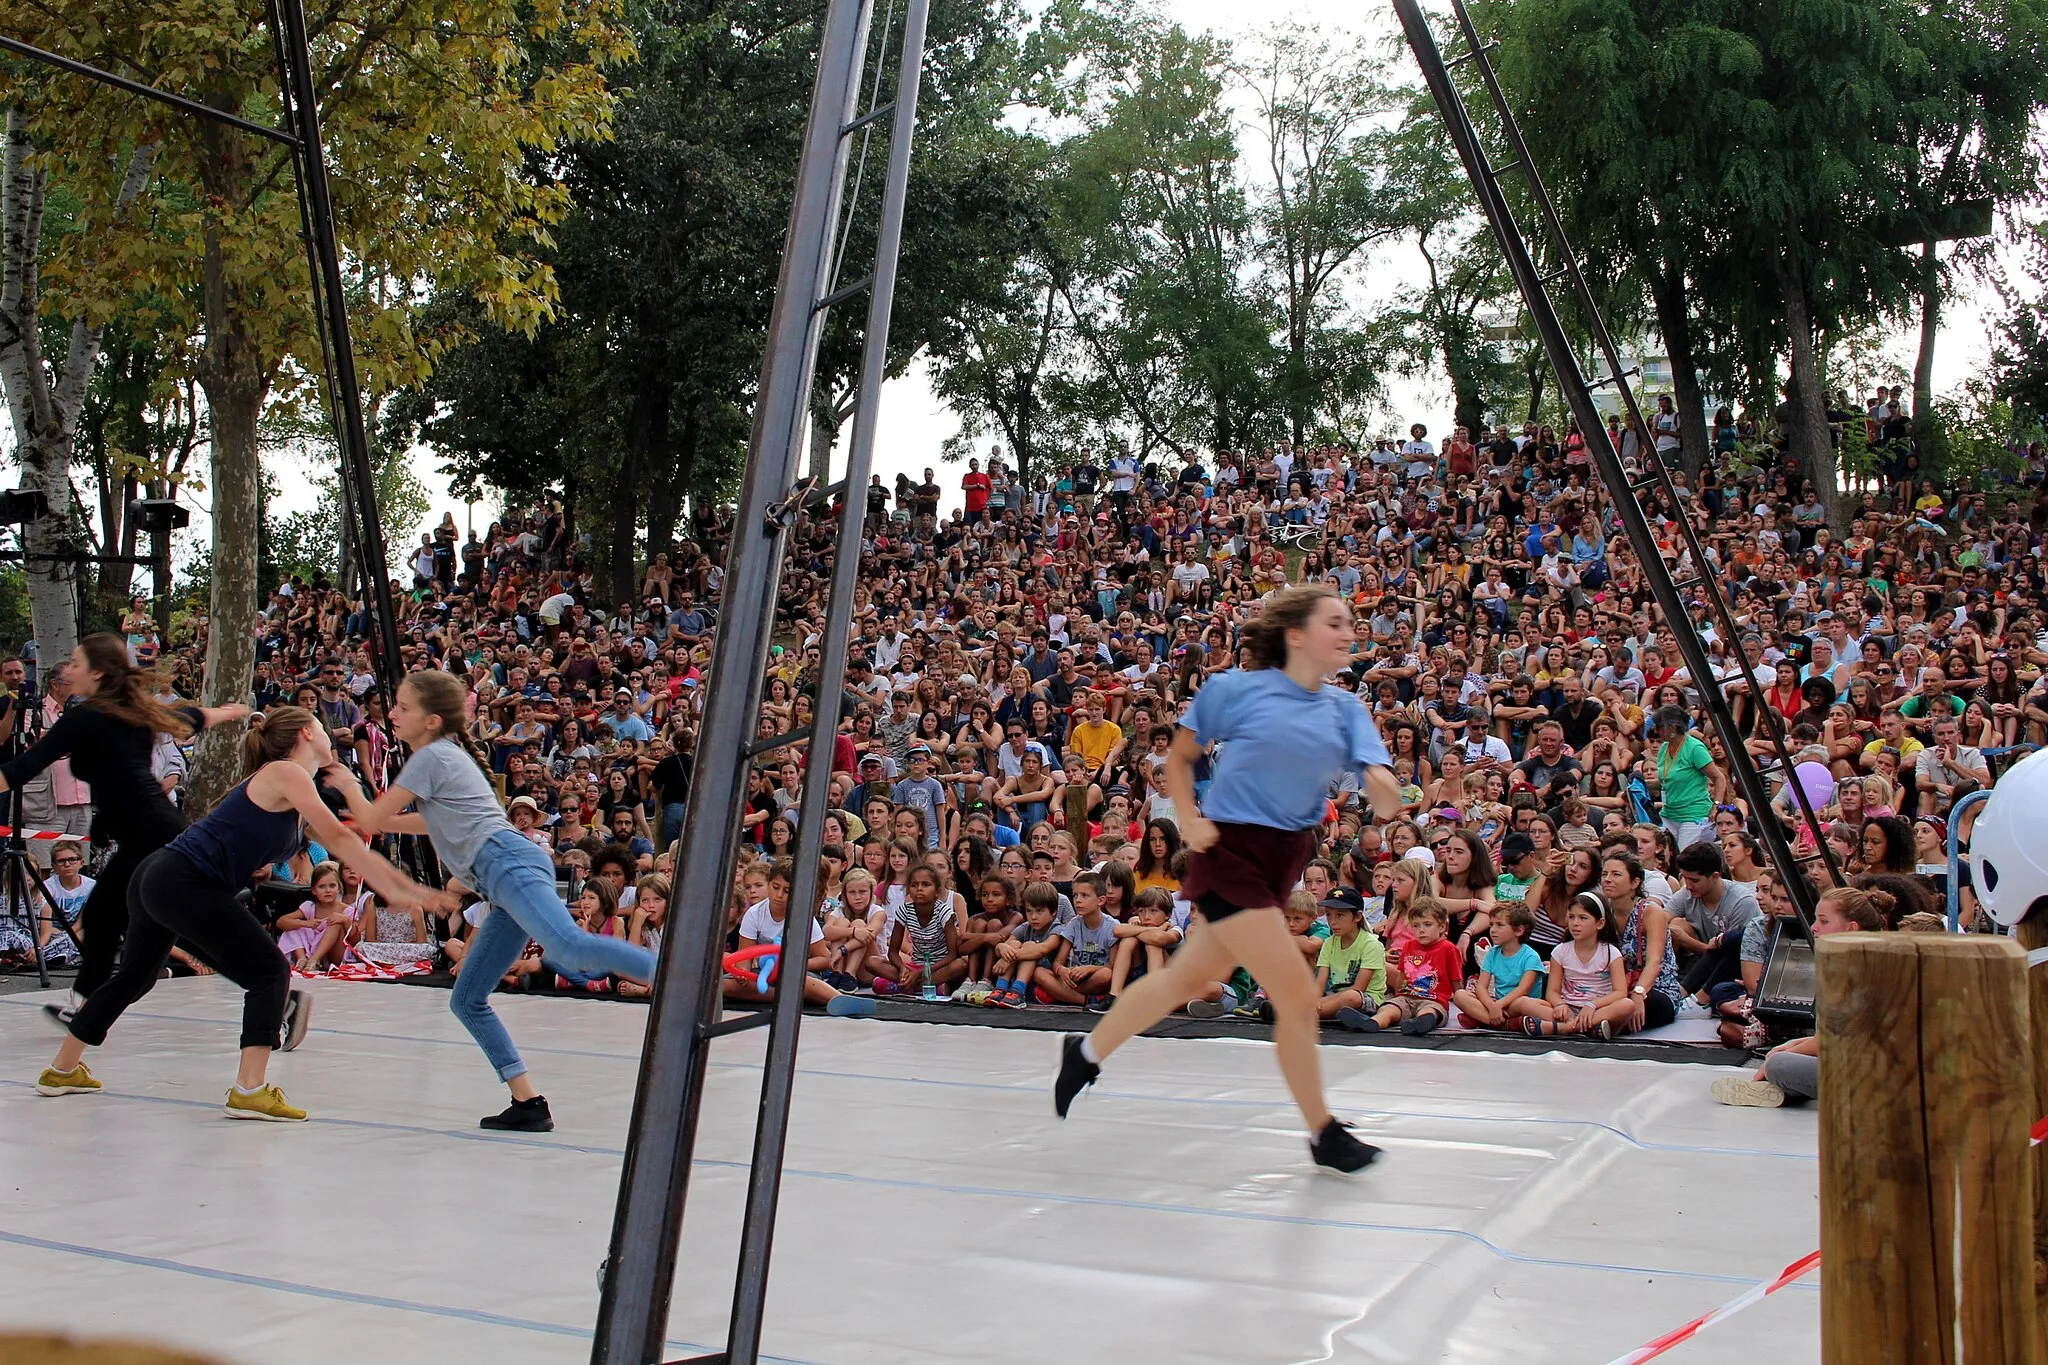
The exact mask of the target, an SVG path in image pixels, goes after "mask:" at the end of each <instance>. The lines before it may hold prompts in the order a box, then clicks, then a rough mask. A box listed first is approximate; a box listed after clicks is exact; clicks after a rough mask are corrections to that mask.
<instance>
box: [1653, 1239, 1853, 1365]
mask: <svg viewBox="0 0 2048 1365" xmlns="http://www.w3.org/2000/svg"><path fill="white" fill-rule="evenodd" d="M1819 1264H1820V1253H1819V1252H1818V1251H1816V1252H1814V1253H1813V1254H1812V1255H1810V1256H1802V1257H1800V1258H1799V1259H1798V1260H1796V1261H1794V1262H1793V1263H1792V1264H1791V1265H1788V1266H1786V1267H1785V1268H1784V1269H1783V1270H1781V1271H1779V1272H1778V1278H1777V1279H1775V1280H1766V1281H1764V1282H1763V1283H1761V1284H1753V1285H1751V1286H1750V1287H1749V1288H1747V1289H1745V1290H1743V1291H1742V1292H1741V1293H1740V1294H1737V1295H1736V1296H1735V1297H1734V1298H1732V1299H1730V1300H1728V1302H1726V1303H1724V1304H1722V1305H1721V1306H1720V1307H1719V1308H1716V1309H1715V1310H1714V1311H1713V1312H1711V1313H1707V1314H1705V1315H1703V1316H1701V1317H1697V1318H1694V1319H1693V1320H1692V1321H1691V1322H1688V1323H1687V1324H1685V1326H1683V1327H1680V1328H1678V1329H1677V1330H1675V1331H1671V1332H1666V1333H1665V1334H1664V1335H1663V1336H1661V1337H1658V1338H1657V1339H1656V1340H1655V1341H1652V1342H1648V1343H1646V1344H1645V1345H1642V1346H1638V1347H1636V1349H1635V1350H1633V1351H1630V1352H1629V1353H1628V1354H1627V1355H1625V1356H1621V1357H1619V1358H1618V1359H1616V1360H1615V1361H1613V1362H1612V1365H1643V1362H1644V1361H1646V1360H1655V1359H1656V1358H1657V1357H1658V1356H1661V1355H1663V1354H1664V1353H1665V1352H1666V1351H1668V1350H1670V1349H1671V1348H1672V1347H1674V1346H1676V1345H1678V1344H1679V1343H1680V1342H1684V1341H1690V1340H1692V1338H1693V1337H1695V1336H1697V1335H1699V1334H1700V1333H1701V1332H1704V1331H1705V1330H1706V1329H1707V1328H1709V1327H1712V1326H1713V1325H1714V1324H1715V1323H1717V1322H1721V1321H1723V1320H1724V1319H1727V1318H1732V1317H1734V1316H1735V1315H1736V1314H1737V1313H1740V1312H1741V1311H1742V1310H1743V1309H1745V1308H1748V1307H1749V1306H1751V1305H1752V1304H1756V1303H1761V1302H1762V1301H1763V1300H1764V1299H1766V1298H1768V1297H1770V1296H1771V1295H1772V1294H1775V1293H1777V1292H1778V1291H1779V1290H1780V1289H1783V1288H1784V1287H1785V1286H1786V1285H1788V1284H1791V1283H1792V1282H1793V1281H1794V1280H1797V1279H1798V1278H1800V1277H1801V1276H1802V1275H1804V1274H1806V1272H1808V1271H1809V1270H1812V1269H1813V1268H1814V1267H1815V1266H1817V1265H1819Z"/></svg>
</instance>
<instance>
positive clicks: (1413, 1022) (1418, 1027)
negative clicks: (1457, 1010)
mask: <svg viewBox="0 0 2048 1365" xmlns="http://www.w3.org/2000/svg"><path fill="white" fill-rule="evenodd" d="M1442 1022H1443V1016H1441V1015H1436V1014H1418V1015H1416V1016H1415V1017H1414V1018H1413V1019H1403V1020H1402V1021H1401V1032H1403V1033H1405V1034H1407V1035H1408V1036H1409V1037H1410V1038H1420V1037H1421V1036H1422V1035H1423V1034H1425V1033H1434V1032H1436V1026H1437V1025H1438V1024H1441V1023H1442Z"/></svg>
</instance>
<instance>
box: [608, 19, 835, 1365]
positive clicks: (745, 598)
mask: <svg viewBox="0 0 2048 1365" xmlns="http://www.w3.org/2000/svg"><path fill="white" fill-rule="evenodd" d="M865 29H866V10H865V7H864V6H863V5H862V4H861V3H860V0H832V4H831V6H830V7H829V9H828V10H827V11H826V14H825V21H824V24H823V28H822V37H821V41H820V43H819V45H818V74H817V78H816V83H815V85H814V86H813V88H812V92H811V108H810V119H809V122H808V124H807V125H806V135H805V139H804V149H803V158H802V161H801V162H800V163H799V165H798V168H797V186H796V201H795V204H794V205H793V206H792V208H791V210H790V217H789V231H788V236H787V239H786V240H785V242H784V243H783V252H782V269H781V275H780V278H779V280H778V282H777V288H776V295H775V308H774V312H773V314H772V315H771V317H770V319H769V327H768V346H767V352H766V355H765V356H764V357H763V360H762V366H761V383H760V387H759V391H758V397H757V398H756V401H755V405H754V427H753V436H752V438H751V440H750V442H749V447H748V456H747V469H746V475H745V478H744V481H743V483H742V486H741V490H740V499H739V509H738V515H737V517H736V519H735V521H734V523H733V533H732V545H731V548H730V550H729V552H728V554H727V558H726V572H725V579H724V585H725V586H724V594H725V600H724V602H723V603H722V604H721V610H720V615H719V623H718V640H717V645H716V649H715V651H714V653H713V655H712V663H711V677H710V685H709V687H708V688H707V689H706V694H705V706H704V717H703V722H702V728H701V732H700V736H701V737H700V741H699V744H698V763H697V770H696V772H695V774H694V775H693V776H692V779H691V783H690V802H689V810H688V813H687V814H686V816H685V817H684V820H683V837H682V845H681V851H680V853H679V855H678V858H677V863H676V872H677V885H676V888H675V891H676V894H675V896H674V898H673V899H672V900H671V901H670V904H671V905H673V906H675V907H676V924H675V930H674V933H673V935H672V939H673V941H672V942H670V943H669V944H667V945H665V950H664V952H663V954H662V958H661V964H660V967H659V970H658V972H657V976H656V981H655V988H654V999H653V1005H652V1008H651V1009H650V1010H649V1012H648V1022H647V1034H646V1042H645V1045H644V1047H643V1048H642V1051H641V1056H640V1076H639V1082H638V1085H637V1087H636V1090H635V1094H634V1099H633V1117H632V1123H631V1127H630V1128H629V1130H628V1133H627V1138H626V1156H625V1162H624V1170H623V1172H622V1173H621V1178H620V1181H619V1198H618V1205H617V1208H616V1211H615V1212H614V1215H613V1221H612V1237H611V1248H610V1254H609V1256H608V1258H607V1263H606V1266H607V1268H606V1273H605V1276H604V1288H603V1292H602V1296H601V1299H600V1303H599V1307H598V1321H597V1333H596V1338H595V1340H594V1341H593V1343H592V1347H591V1360H592V1362H593V1365H650V1363H651V1362H654V1361H658V1360H660V1359H661V1352H662V1348H663V1346H664V1344H665V1341H666V1336H667V1327H668V1313H669V1302H670V1299H671V1297H672V1294H673V1291H674V1281H675V1263H676V1247H677V1242H678V1240H679V1239H680V1237H681V1235H682V1220H683V1204H684V1199H685V1197H686V1195H687V1193H688V1189H689V1176H690V1160H691V1156H692V1153H693V1152H694V1151H695V1148H696V1137H697V1119H698V1111H699V1106H700V1103H701V1100H702V1097H703V1087H704V1061H705V1048H706V1045H707V1043H708V1037H707V1034H706V1030H707V1029H708V1028H709V1026H710V1025H711V1023H712V1022H713V1021H714V1020H715V1018H716V1016H717V1013H718V1009H719V1002H720V998H721V992H720V985H719V980H720V971H719V959H720V956H721V951H722V949H723V947H724V942H725V925H726V921H725V905H726V900H727V897H728V896H729V895H730V892H731V887H732V868H733V862H734V858H735V856H736V854H737V841H736V836H737V834H738V830H739V819H740V812H741V807H742V806H743V805H744V803H745V800H746V789H747V773H748V770H749V769H750V768H751V767H752V763H753V760H752V758H751V756H750V754H749V751H748V749H749V744H750V741H751V740H752V738H753V736H754V729H755V716H756V714H757V713H758V711H759V705H760V693H761V687H762V668H761V661H762V659H764V658H765V657H766V652H767V648H768V645H769V642H770V639H771V637H772V633H773V629H774V614H775V602H776V584H777V581H778V580H779V578H780V575H781V567H782V548H783V537H784V531H785V529H786V525H787V523H786V521H784V520H783V519H782V517H781V516H780V515H779V514H778V511H777V509H778V507H779V506H780V505H781V504H783V502H784V499H785V498H786V497H787V495H788V493H789V491H790V484H791V481H792V479H793V478H794V476H795V472H796V469H797V456H798V435H799V432H800V430H801V427H802V425H803V419H804V412H805V406H806V404H807V403H808V401H809V397H810V375H811V362H812V356H813V354H814V352H815V348H816V345H817V335H818V333H817V323H818V309H817V307H816V303H817V300H818V299H819V298H820V297H821V296H822V291H821V289H820V287H819V286H820V280H819V274H820V265H821V263H822V261H823V260H824V244H825V241H826V237H827V234H829V233H830V232H831V230H832V228H833V226H834V223H835V220H836V218H837V208H838V188H839V185H840V183H841V182H842V180H843V177H844V171H845V158H846V143H845V140H844V138H843V137H842V136H841V135H840V128H841V125H842V123H843V122H844V119H843V114H842V111H844V110H845V109H847V108H848V107H849V106H848V101H849V99H850V98H851V97H852V95H853V93H854V91H855V90H856V89H857V86H858V80H859V64H860V59H861V56H862V55H863V53H862V36H863V35H864V33H865ZM833 719H834V718H833V717H831V716H828V715H827V714H825V713H824V712H823V711H822V710H820V711H819V712H818V715H817V724H818V725H819V726H821V727H822V726H827V725H830V724H832V721H833ZM814 752H824V753H827V754H829V753H830V749H829V747H825V748H822V749H818V750H814ZM820 766H822V767H823V768H824V770H825V774H827V775H820V776H817V777H815V778H814V779H813V780H814V781H827V780H829V776H828V774H829V770H830V759H829V758H828V759H827V760H826V761H825V763H824V764H823V765H819V764H816V763H814V764H813V767H814V768H816V767H820ZM794 934H795V930H794V929H793V928H791V929H789V930H786V935H787V936H789V937H790V938H791V940H792V941H794V942H799V943H800V942H803V941H804V940H803V939H800V938H795V937H794ZM802 971H803V968H802V965H801V963H800V962H799V963H798V964H797V965H796V967H795V970H794V972H793V973H791V974H790V975H788V976H787V977H785V980H787V981H789V982H791V983H796V982H798V981H799V980H800V978H801V975H802ZM783 993H784V994H785V995H788V996H791V997H798V996H800V995H801V991H800V990H797V989H794V988H792V989H789V990H786V991H785V992H783Z"/></svg>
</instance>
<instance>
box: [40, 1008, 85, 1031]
mask: <svg viewBox="0 0 2048 1365" xmlns="http://www.w3.org/2000/svg"><path fill="white" fill-rule="evenodd" d="M77 1015H78V1011H77V1010H76V1009H74V1008H72V1007H71V1006H70V1005H45V1006H43V1018H45V1019H47V1020H49V1021H50V1023H51V1024H53V1025H54V1026H56V1027H57V1028H60V1029H62V1030H63V1031H64V1032H66V1033H69V1032H71V1021H72V1020H73V1019H74V1018H76V1017H77Z"/></svg>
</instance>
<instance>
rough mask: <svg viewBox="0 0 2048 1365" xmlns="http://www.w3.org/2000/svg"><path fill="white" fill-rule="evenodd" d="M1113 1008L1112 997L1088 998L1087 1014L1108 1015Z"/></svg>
mask: <svg viewBox="0 0 2048 1365" xmlns="http://www.w3.org/2000/svg"><path fill="white" fill-rule="evenodd" d="M1115 1007H1116V997H1115V996H1113V995H1091V996H1089V997H1088V1012H1089V1013H1090V1014H1108V1013H1109V1012H1110V1010H1112V1009H1114V1008H1115Z"/></svg>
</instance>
